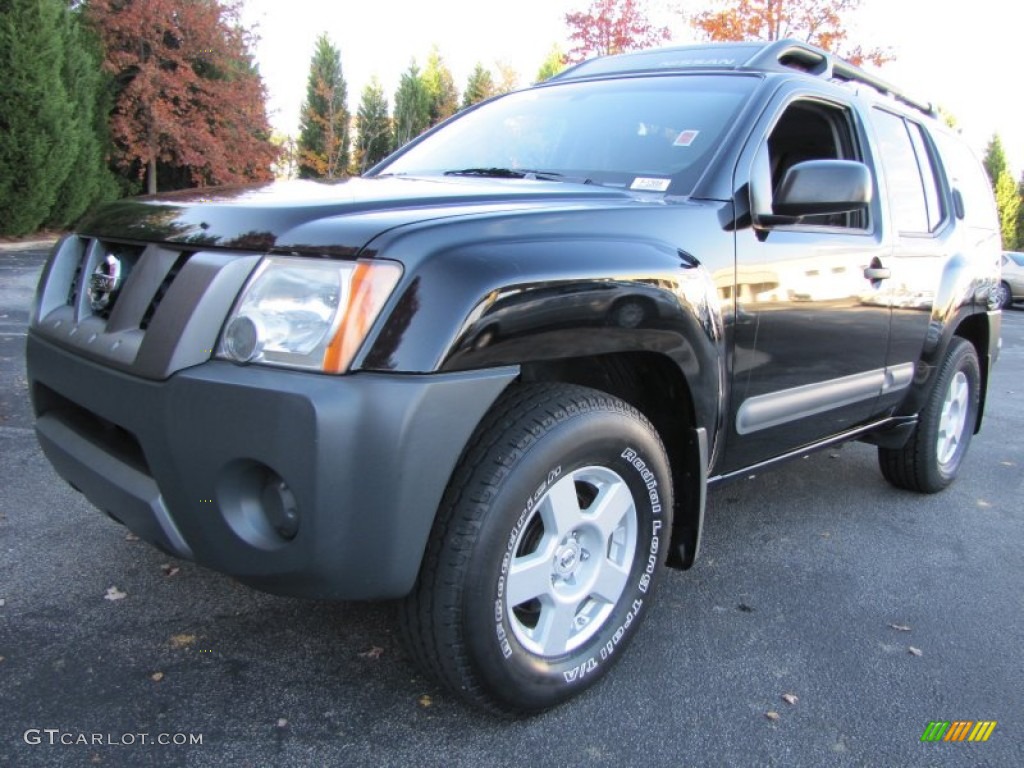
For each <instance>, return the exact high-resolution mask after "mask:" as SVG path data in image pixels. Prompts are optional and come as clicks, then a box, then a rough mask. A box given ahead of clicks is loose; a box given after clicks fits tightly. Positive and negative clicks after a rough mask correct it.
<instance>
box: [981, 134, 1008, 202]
mask: <svg viewBox="0 0 1024 768" xmlns="http://www.w3.org/2000/svg"><path fill="white" fill-rule="evenodd" d="M982 164H983V165H984V166H985V170H986V171H987V172H988V179H989V181H990V182H992V189H993V190H995V189H996V184H997V183H998V182H999V177H1000V176H1002V174H1003V171H1007V170H1009V167H1008V164H1007V162H1006V151H1005V150H1004V149H1003V140H1002V139H1001V138H999V134H998V133H994V134H992V139H991V140H990V141H989V143H988V146H987V147H986V148H985V157H984V159H983V160H982Z"/></svg>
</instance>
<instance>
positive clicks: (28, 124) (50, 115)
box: [0, 0, 80, 235]
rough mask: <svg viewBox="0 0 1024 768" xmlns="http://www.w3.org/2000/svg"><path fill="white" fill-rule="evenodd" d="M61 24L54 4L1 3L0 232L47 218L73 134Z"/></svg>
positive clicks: (62, 8) (59, 6)
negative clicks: (65, 76) (65, 77)
mask: <svg viewBox="0 0 1024 768" xmlns="http://www.w3.org/2000/svg"><path fill="white" fill-rule="evenodd" d="M68 23H69V20H68V16H67V6H66V4H65V3H63V2H60V1H59V0H8V2H5V3H4V12H3V14H2V15H0V72H2V75H0V233H2V234H9V235H21V234H25V233H26V232H31V231H32V230H34V229H36V228H37V227H39V225H40V224H42V223H43V221H45V219H46V217H47V216H48V215H49V214H50V211H51V210H52V208H53V206H54V203H55V202H56V201H57V196H58V194H59V191H60V189H61V186H62V185H63V184H64V182H65V180H66V179H67V176H68V169H69V166H70V164H71V162H72V160H73V158H74V157H75V151H76V145H77V143H78V140H79V137H80V135H79V134H78V126H76V125H75V123H74V120H73V117H74V109H73V106H72V103H71V99H70V98H69V95H68V92H67V88H66V86H65V84H64V74H65V73H64V58H65V57H64V44H65V41H66V26H67V24H68Z"/></svg>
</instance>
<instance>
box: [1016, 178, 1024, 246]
mask: <svg viewBox="0 0 1024 768" xmlns="http://www.w3.org/2000/svg"><path fill="white" fill-rule="evenodd" d="M1017 199H1018V200H1019V201H1020V206H1019V207H1018V208H1017V242H1016V243H1014V246H1013V250H1015V251H1022V250H1024V174H1021V177H1020V181H1019V182H1017Z"/></svg>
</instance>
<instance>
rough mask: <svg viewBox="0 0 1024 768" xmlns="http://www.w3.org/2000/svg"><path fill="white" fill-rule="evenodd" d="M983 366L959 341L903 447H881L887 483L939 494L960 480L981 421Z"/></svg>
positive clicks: (955, 341)
mask: <svg viewBox="0 0 1024 768" xmlns="http://www.w3.org/2000/svg"><path fill="white" fill-rule="evenodd" d="M980 392H981V367H980V366H979V364H978V354H977V352H975V350H974V347H973V346H972V345H971V344H970V342H968V341H966V340H964V339H960V338H954V339H953V341H952V342H951V343H950V345H949V351H948V352H947V353H946V359H945V360H944V361H943V363H942V366H941V368H940V370H939V374H938V376H937V378H936V379H935V385H934V387H933V388H932V391H931V393H930V394H929V395H928V399H927V400H926V401H925V405H924V408H923V409H922V410H921V413H920V415H919V418H918V423H917V428H916V429H915V430H914V433H913V434H912V435H911V437H910V440H908V441H907V444H906V445H905V446H903V447H902V448H879V449H878V464H879V466H880V467H881V469H882V474H883V475H884V476H885V479H886V480H888V481H889V482H890V483H892V484H893V485H895V486H896V487H898V488H906V489H907V490H911V491H918V492H919V493H937V492H938V491H941V490H942V489H943V488H945V487H946V486H948V485H949V484H950V483H952V482H953V480H954V479H955V478H956V475H957V472H958V471H959V469H960V465H961V463H962V462H963V459H964V456H965V455H966V453H967V447H968V446H969V445H970V442H971V435H972V434H973V432H974V425H975V423H976V421H977V417H978V402H979V397H980Z"/></svg>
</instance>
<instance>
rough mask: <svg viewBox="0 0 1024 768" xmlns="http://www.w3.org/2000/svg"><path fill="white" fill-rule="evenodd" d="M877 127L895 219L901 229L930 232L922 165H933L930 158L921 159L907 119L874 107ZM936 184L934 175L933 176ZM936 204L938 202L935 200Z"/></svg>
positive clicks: (898, 228)
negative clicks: (923, 160) (921, 160)
mask: <svg viewBox="0 0 1024 768" xmlns="http://www.w3.org/2000/svg"><path fill="white" fill-rule="evenodd" d="M874 116H875V121H874V122H875V130H876V132H877V134H878V140H879V149H880V151H881V155H882V165H883V167H884V168H885V178H886V183H887V187H888V192H889V194H888V198H889V208H890V210H891V211H892V217H893V222H894V224H895V225H896V229H897V230H898V231H900V232H930V231H931V229H932V226H931V222H930V220H929V215H928V196H927V195H926V193H925V180H924V178H922V175H921V168H922V166H924V165H925V164H927V165H928V167H929V168H930V167H931V166H930V160H928V158H927V157H926V158H925V162H924V163H921V162H919V161H918V157H917V152H916V151H915V149H914V140H913V138H912V137H911V134H910V132H909V130H908V126H907V123H906V121H904V119H903V118H902V117H899V116H898V115H894V114H892V113H890V112H884V111H882V110H880V109H875V110H874ZM931 181H932V185H933V187H934V175H932V177H931ZM933 205H937V203H934V202H933Z"/></svg>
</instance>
